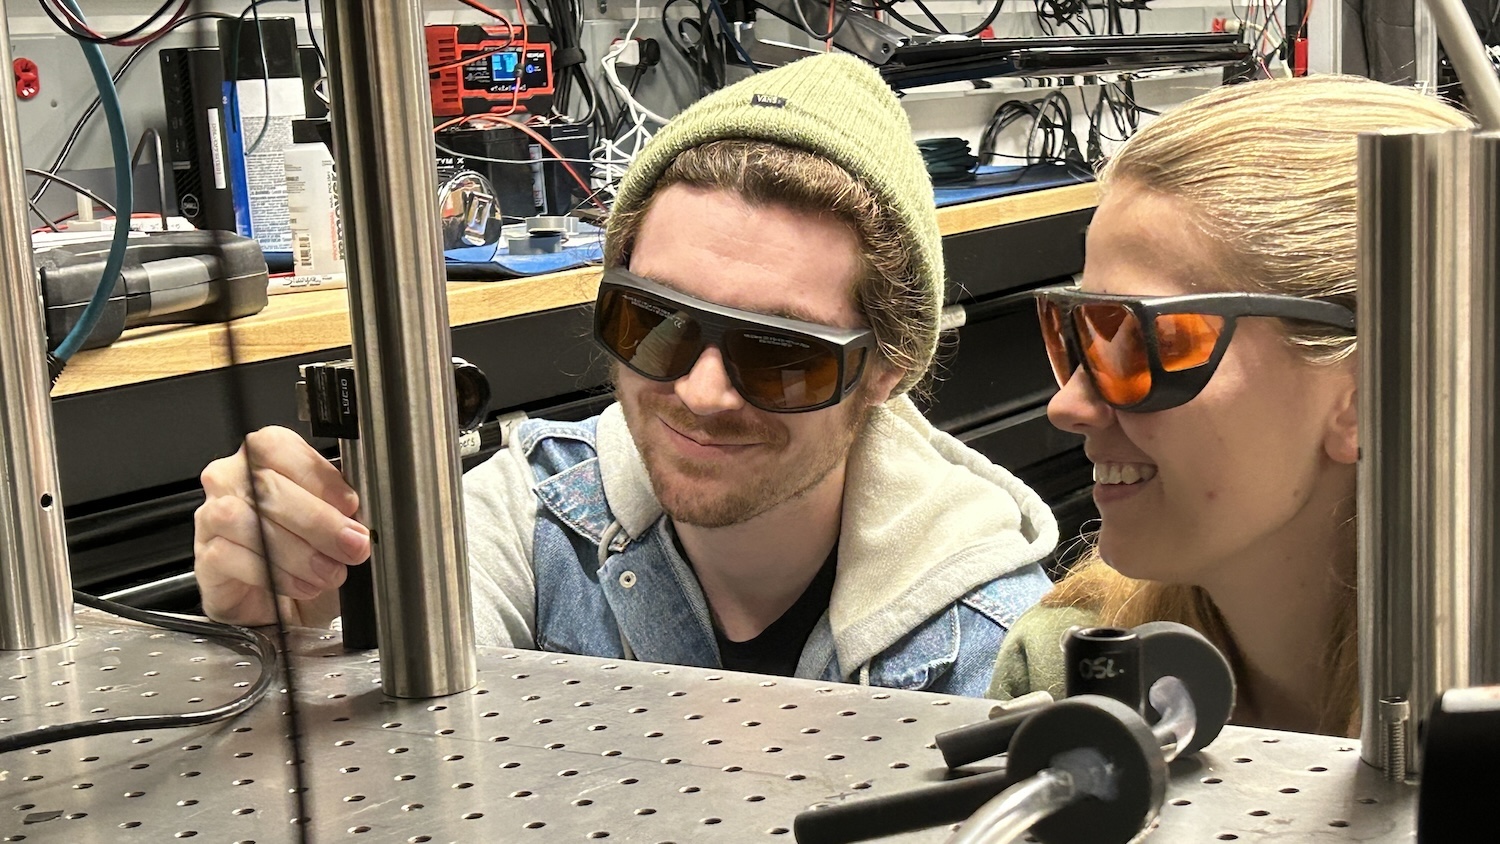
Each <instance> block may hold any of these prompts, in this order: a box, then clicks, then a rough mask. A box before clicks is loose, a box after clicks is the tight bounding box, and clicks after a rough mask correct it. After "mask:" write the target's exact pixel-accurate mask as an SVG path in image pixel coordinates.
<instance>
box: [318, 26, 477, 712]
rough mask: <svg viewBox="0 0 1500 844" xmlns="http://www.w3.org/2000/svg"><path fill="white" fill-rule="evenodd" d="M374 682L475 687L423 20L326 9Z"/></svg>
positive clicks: (391, 687)
mask: <svg viewBox="0 0 1500 844" xmlns="http://www.w3.org/2000/svg"><path fill="white" fill-rule="evenodd" d="M323 14H324V25H325V27H326V28H327V36H328V45H329V49H328V53H329V84H330V88H331V92H332V97H331V98H330V100H331V102H330V106H331V108H332V112H333V140H334V157H335V159H336V161H337V166H338V173H339V205H340V209H341V212H342V214H343V220H344V221H345V227H344V237H345V255H346V262H347V271H348V278H349V310H350V320H351V323H352V326H351V327H352V335H353V343H352V346H353V352H354V361H355V365H356V371H357V374H358V383H359V392H360V403H361V405H362V406H363V408H364V412H363V413H361V414H360V421H359V426H360V442H361V444H362V449H363V451H364V455H365V460H366V466H367V468H369V469H370V470H371V471H370V472H369V476H368V477H367V478H365V486H366V490H367V491H368V493H369V495H368V498H367V500H366V501H365V502H364V503H365V508H366V513H367V514H368V516H369V519H370V525H371V531H370V536H371V540H372V543H373V547H374V554H373V560H374V565H375V569H374V578H375V592H376V603H377V615H378V616H379V618H380V622H381V623H380V636H379V640H380V652H381V656H380V665H381V683H382V686H383V687H384V689H385V691H386V692H387V693H388V694H391V695H394V696H397V697H434V696H438V695H447V694H453V693H455V692H459V691H463V690H465V689H468V688H471V687H472V686H473V685H474V683H475V681H476V669H475V650H474V620H473V612H472V608H471V606H470V596H469V571H468V564H467V562H466V559H465V553H464V528H463V515H462V511H461V510H460V508H459V475H460V463H459V456H458V447H457V443H456V441H455V432H456V431H457V426H456V424H455V421H454V411H453V378H452V363H451V351H450V349H451V346H452V342H451V338H450V336H449V327H448V300H447V295H446V292H445V291H444V272H443V257H442V251H441V244H440V242H439V240H438V231H439V228H440V227H439V220H438V210H437V201H436V196H437V191H436V185H435V184H434V182H433V180H434V174H433V172H432V168H431V166H429V165H428V164H426V163H424V162H430V161H432V160H433V155H434V151H433V145H432V144H433V142H432V133H431V131H430V130H429V129H428V126H429V125H430V123H431V115H432V109H431V105H430V102H429V100H428V94H427V73H426V69H425V68H426V58H425V55H426V53H425V47H424V44H425V42H424V40H423V31H422V5H421V3H419V2H413V0H406V2H397V1H396V0H390V2H379V3H370V2H360V0H330V2H327V3H325V4H324V7H323Z"/></svg>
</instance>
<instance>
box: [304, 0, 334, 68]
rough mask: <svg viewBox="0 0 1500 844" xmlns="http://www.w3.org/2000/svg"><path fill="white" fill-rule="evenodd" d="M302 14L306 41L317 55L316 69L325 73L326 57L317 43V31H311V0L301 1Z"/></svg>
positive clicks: (326, 66) (320, 45)
mask: <svg viewBox="0 0 1500 844" xmlns="http://www.w3.org/2000/svg"><path fill="white" fill-rule="evenodd" d="M302 14H303V16H304V17H306V18H307V40H309V41H311V42H312V48H313V52H314V53H317V54H318V67H319V68H320V69H322V70H323V71H325V72H326V71H327V70H328V56H327V55H325V54H324V53H323V45H322V44H319V43H318V31H317V30H316V29H313V24H312V0H302Z"/></svg>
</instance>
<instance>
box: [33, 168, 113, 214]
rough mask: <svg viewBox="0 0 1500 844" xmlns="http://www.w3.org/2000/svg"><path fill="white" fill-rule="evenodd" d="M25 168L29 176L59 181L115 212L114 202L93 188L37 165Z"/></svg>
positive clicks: (107, 209)
mask: <svg viewBox="0 0 1500 844" xmlns="http://www.w3.org/2000/svg"><path fill="white" fill-rule="evenodd" d="M25 170H26V174H27V175H29V176H36V177H37V178H39V179H46V180H48V181H52V182H57V183H58V184H59V185H62V186H63V187H65V188H68V189H69V190H71V191H73V192H74V193H77V194H81V195H83V196H86V197H88V198H89V199H92V200H93V201H94V203H95V204H97V205H100V206H103V207H104V210H106V211H108V212H109V213H111V214H114V213H115V205H114V203H112V202H110V201H108V200H106V199H105V198H104V197H102V196H100V195H99V194H97V193H94V192H93V191H92V190H90V189H88V188H86V187H84V186H83V185H80V184H78V183H77V182H75V181H73V180H72V179H68V178H65V177H63V176H59V175H57V174H56V173H48V172H47V171H46V170H38V169H36V168H35V167H27V168H25Z"/></svg>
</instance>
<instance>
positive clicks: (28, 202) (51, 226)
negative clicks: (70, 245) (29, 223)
mask: <svg viewBox="0 0 1500 844" xmlns="http://www.w3.org/2000/svg"><path fill="white" fill-rule="evenodd" d="M26 205H27V206H28V207H29V208H31V213H33V214H35V215H37V217H39V218H40V219H41V221H42V225H44V226H46V227H47V228H49V229H51V230H52V231H54V232H58V233H61V232H62V229H60V228H58V227H57V223H54V222H52V220H51V218H49V217H48V216H47V215H46V214H43V213H42V209H40V208H38V207H36V203H35V202H32V201H31V200H30V199H27V200H26Z"/></svg>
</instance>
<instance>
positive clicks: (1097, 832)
mask: <svg viewBox="0 0 1500 844" xmlns="http://www.w3.org/2000/svg"><path fill="white" fill-rule="evenodd" d="M1078 748H1090V749H1093V750H1096V751H1098V752H1099V753H1100V754H1101V755H1102V756H1103V757H1104V759H1105V760H1106V762H1107V763H1108V765H1109V766H1110V769H1111V772H1112V774H1113V775H1114V777H1115V787H1116V791H1115V794H1114V797H1113V798H1112V799H1109V800H1104V799H1101V798H1098V797H1093V796H1090V797H1085V798H1083V799H1081V800H1078V801H1076V802H1074V803H1073V804H1071V805H1069V806H1067V807H1065V808H1063V809H1060V810H1059V811H1057V812H1054V813H1053V814H1052V815H1051V816H1049V817H1047V818H1045V819H1043V820H1041V821H1038V822H1037V823H1036V824H1035V825H1034V826H1032V828H1031V834H1032V835H1034V836H1036V838H1037V839H1038V840H1039V841H1042V842H1045V844H1075V842H1076V844H1126V842H1129V841H1131V840H1132V839H1134V838H1135V837H1136V836H1137V835H1138V834H1140V831H1141V830H1142V829H1144V828H1145V826H1146V824H1148V823H1150V822H1151V820H1152V819H1153V818H1155V817H1156V813H1157V812H1158V811H1159V810H1160V809H1161V804H1162V800H1163V799H1165V797H1166V794H1167V764H1166V762H1165V761H1163V759H1162V753H1161V748H1160V747H1158V746H1157V743H1156V736H1154V735H1152V733H1151V728H1150V727H1148V726H1147V725H1146V722H1145V721H1144V720H1142V718H1141V716H1140V715H1139V714H1138V713H1137V712H1136V711H1135V710H1133V709H1131V708H1130V707H1128V706H1126V705H1125V704H1123V703H1120V702H1119V701H1117V700H1114V699H1113V698H1107V697H1100V696H1098V695H1079V696H1078V697H1071V698H1066V699H1064V700H1060V701H1058V702H1057V703H1055V704H1053V705H1052V706H1049V707H1047V708H1046V709H1042V710H1039V711H1037V712H1035V713H1033V714H1032V716H1031V717H1030V718H1028V719H1027V720H1026V722H1025V723H1023V724H1022V725H1021V727H1020V729H1018V730H1016V735H1015V737H1014V738H1012V739H1011V742H1010V757H1009V758H1010V774H1011V776H1012V777H1014V778H1015V779H1016V781H1018V782H1019V781H1020V780H1021V779H1022V778H1025V777H1030V776H1032V775H1033V774H1035V773H1037V772H1038V771H1041V770H1042V769H1043V768H1050V767H1052V765H1053V759H1055V758H1056V757H1057V756H1058V755H1060V754H1062V753H1064V752H1066V751H1070V750H1076V749H1078Z"/></svg>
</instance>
